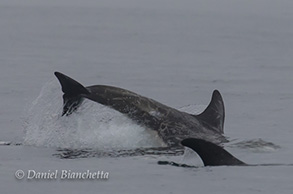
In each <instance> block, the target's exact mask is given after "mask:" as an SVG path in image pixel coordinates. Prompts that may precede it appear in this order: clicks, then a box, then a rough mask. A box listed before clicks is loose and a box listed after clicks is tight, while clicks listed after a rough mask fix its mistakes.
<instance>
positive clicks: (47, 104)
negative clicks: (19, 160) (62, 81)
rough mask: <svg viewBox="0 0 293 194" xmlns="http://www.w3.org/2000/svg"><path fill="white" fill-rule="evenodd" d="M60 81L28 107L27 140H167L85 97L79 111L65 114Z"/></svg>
mask: <svg viewBox="0 0 293 194" xmlns="http://www.w3.org/2000/svg"><path fill="white" fill-rule="evenodd" d="M62 95H63V94H62V92H61V89H60V86H59V83H58V82H57V81H56V80H54V81H51V82H48V83H47V84H46V85H45V86H44V87H43V88H42V90H41V92H40V95H39V96H38V97H37V99H36V100H34V101H33V103H32V105H31V107H30V108H29V109H28V111H27V112H28V114H27V115H26V119H25V126H24V128H25V138H24V144H26V145H34V146H46V147H59V148H101V149H103V148H123V149H124V148H127V149H132V148H137V147H158V146H163V142H162V141H161V139H160V138H159V137H158V135H154V134H153V132H152V131H151V130H149V129H146V128H144V127H142V126H139V125H137V124H136V123H134V122H133V121H132V120H130V119H129V118H127V117H126V116H124V115H123V114H121V113H119V112H117V111H115V110H113V109H111V108H108V107H106V106H103V105H100V104H98V103H95V102H92V101H90V100H85V101H84V102H83V104H82V105H81V106H80V107H79V108H78V110H77V111H76V112H74V113H73V114H71V115H70V116H67V117H61V112H62V103H63V100H62Z"/></svg>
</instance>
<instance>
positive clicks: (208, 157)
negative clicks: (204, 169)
mask: <svg viewBox="0 0 293 194" xmlns="http://www.w3.org/2000/svg"><path fill="white" fill-rule="evenodd" d="M181 144H182V145H183V146H186V147H189V148H191V149H192V150H193V151H195V152H196V153H197V154H198V155H199V156H200V158H201V159H202V161H203V163H204V165H205V166H236V165H237V166H241V165H242V166H243V165H247V164H245V163H244V162H242V161H241V160H239V159H237V158H235V157H234V156H233V155H232V154H230V153H229V152H227V151H226V150H224V148H222V147H220V146H218V145H216V144H213V143H211V142H208V141H205V140H202V139H195V138H188V139H184V140H183V141H182V142H181Z"/></svg>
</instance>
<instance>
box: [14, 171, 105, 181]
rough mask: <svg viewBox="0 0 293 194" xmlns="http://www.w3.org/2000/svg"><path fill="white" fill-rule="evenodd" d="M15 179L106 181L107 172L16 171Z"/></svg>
mask: <svg viewBox="0 0 293 194" xmlns="http://www.w3.org/2000/svg"><path fill="white" fill-rule="evenodd" d="M15 178H17V179H27V180H58V179H59V180H108V179H109V172H105V171H100V170H98V171H90V170H85V171H72V170H48V171H36V170H27V171H24V170H17V171H16V172H15Z"/></svg>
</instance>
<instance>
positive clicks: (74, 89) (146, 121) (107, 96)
mask: <svg viewBox="0 0 293 194" xmlns="http://www.w3.org/2000/svg"><path fill="white" fill-rule="evenodd" d="M55 75H56V77H57V78H58V80H59V82H60V84H61V87H62V91H63V92H64V95H63V112H62V116H68V115H70V114H72V113H73V112H74V111H75V110H76V109H77V108H78V107H79V106H80V104H81V103H82V101H83V100H84V99H89V100H92V101H94V102H97V103H100V104H103V105H105V106H108V107H110V108H112V109H114V110H116V111H119V112H121V113H122V114H125V115H126V116H128V117H129V118H130V119H132V120H134V121H135V122H136V123H137V124H139V125H142V126H145V127H147V128H150V129H152V130H155V131H156V132H157V133H158V135H159V137H160V138H161V139H162V140H163V141H164V142H165V143H166V144H167V145H168V146H181V144H180V142H181V141H182V140H184V139H186V138H197V139H203V140H206V141H209V142H212V143H215V144H220V143H223V142H227V139H226V138H225V136H224V135H223V133H224V131H223V128H224V119H225V110H224V102H223V99H222V96H221V94H220V92H219V91H218V90H215V91H214V92H213V95H212V99H211V102H210V104H209V105H208V107H207V108H206V109H205V110H204V111H203V112H202V113H201V114H199V115H192V114H188V113H186V112H182V111H179V110H176V109H174V108H171V107H168V106H166V105H164V104H161V103H159V102H157V101H155V100H152V99H150V98H147V97H144V96H141V95H139V94H136V93H134V92H131V91H128V90H125V89H122V88H117V87H113V86H106V85H94V86H88V87H84V86H83V85H81V84H80V83H78V82H77V81H75V80H73V79H72V78H70V77H68V76H66V75H64V74H62V73H60V72H55Z"/></svg>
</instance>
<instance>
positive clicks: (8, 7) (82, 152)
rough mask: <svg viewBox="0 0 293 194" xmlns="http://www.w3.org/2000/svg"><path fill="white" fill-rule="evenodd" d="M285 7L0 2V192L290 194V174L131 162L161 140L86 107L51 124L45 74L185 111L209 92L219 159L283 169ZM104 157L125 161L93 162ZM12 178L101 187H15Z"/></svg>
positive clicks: (287, 65)
mask: <svg viewBox="0 0 293 194" xmlns="http://www.w3.org/2000/svg"><path fill="white" fill-rule="evenodd" d="M292 10H293V2H291V1H287V0H281V1H272V0H258V1H243V0H236V1H232V0H224V1H214V0H205V1H204V0H196V1H189V0H183V1H180V2H177V1H167V0H159V1H131V0H127V1H111V2H108V1H97V2H95V1H90V0H87V1H83V2H81V1H66V0H62V1H50V2H45V1H34V0H30V1H27V2H23V1H18V0H13V1H3V2H1V3H0V26H1V28H0V43H1V44H0V66H1V71H0V95H1V101H0V107H1V111H0V115H1V116H0V141H4V142H12V144H13V145H10V146H4V145H3V146H0V155H1V157H0V158H1V159H0V172H1V174H0V185H1V193H2V192H3V193H20V192H21V193H35V192H39V191H42V193H53V192H55V193H81V192H85V191H86V192H88V193H118V192H119V193H194V192H198V193H225V194H227V193H266V194H268V193H292V191H293V186H292V180H293V168H292V166H283V165H281V166H265V167H264V166H258V167H214V168H211V167H203V166H202V163H201V161H200V159H199V158H198V157H196V155H194V156H190V155H192V153H190V154H185V155H180V153H182V152H180V153H179V152H176V151H174V152H172V153H171V154H170V155H169V154H168V152H166V151H163V154H161V153H159V154H158V153H154V152H160V150H151V151H150V152H151V153H150V152H145V150H144V151H141V148H148V147H153V146H160V145H161V144H160V143H161V142H160V141H159V140H158V139H156V138H154V137H153V134H150V133H149V131H148V130H147V129H144V128H142V127H140V126H137V125H135V124H134V123H132V122H131V121H129V120H128V119H127V118H125V117H124V116H123V115H121V114H119V113H117V112H115V111H112V110H111V109H108V108H106V107H103V106H100V105H97V104H94V103H92V102H89V101H88V102H85V103H84V104H83V107H82V109H81V110H80V112H79V114H77V115H75V118H74V119H72V118H71V120H66V119H65V120H62V118H61V119H60V114H61V109H62V107H61V106H62V92H61V89H60V86H59V83H58V81H57V80H56V79H55V77H54V74H53V72H54V71H60V72H63V73H65V74H67V75H69V76H71V77H73V78H75V79H76V80H78V81H80V82H81V83H83V84H84V85H86V86H87V85H95V84H106V85H114V86H118V87H122V88H126V89H129V90H132V91H134V92H136V93H139V94H142V95H144V96H147V97H150V98H153V99H155V100H157V101H159V102H162V103H164V104H166V105H169V106H171V107H174V108H178V109H180V110H185V111H187V112H191V113H198V112H200V111H201V110H202V109H204V108H205V106H206V105H207V104H208V103H209V101H210V98H211V94H212V91H213V90H214V89H218V90H220V92H221V93H222V95H223V98H224V102H225V108H226V120H225V129H224V130H225V134H226V136H227V137H228V138H229V140H230V141H231V142H230V143H228V144H226V146H225V147H226V149H228V150H229V151H230V152H231V153H233V154H234V155H235V156H237V157H238V158H240V159H241V160H243V161H246V162H247V163H252V164H264V163H278V164H292V163H293V157H292V155H293V143H292V133H293V131H292V126H291V123H292V110H293V84H292V83H293V76H292V73H293V64H292V56H293V55H292V53H293V22H292V21H293V12H292ZM17 143H20V144H21V145H18V146H17V145H14V144H17ZM112 148H115V149H117V148H121V149H122V150H125V149H126V150H127V149H132V150H134V152H139V154H134V155H136V156H126V157H113V156H110V157H109V156H108V157H104V156H103V155H101V154H99V153H100V152H98V151H97V149H98V150H109V149H110V150H111V149H112ZM121 149H120V150H121ZM74 151H75V152H74ZM72 153H73V155H70V154H72ZM128 153H129V152H128ZM176 153H179V155H178V154H176ZM68 154H69V155H70V156H73V157H72V158H73V159H64V158H66V156H68ZM118 155H119V154H118ZM121 155H124V153H122V154H121ZM126 155H127V154H126ZM159 160H170V161H176V162H181V163H187V164H193V165H197V166H199V167H198V168H194V169H186V168H176V167H172V166H159V165H157V161H159ZM19 169H20V170H23V171H24V172H25V173H26V172H28V170H35V171H40V172H48V171H54V170H58V172H61V170H64V169H65V170H71V171H73V172H83V171H86V170H90V171H98V170H99V171H105V172H106V171H107V172H109V175H110V177H109V179H108V180H60V179H58V180H27V179H26V178H24V179H22V180H17V179H16V178H15V175H14V174H15V172H16V171H17V170H19Z"/></svg>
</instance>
